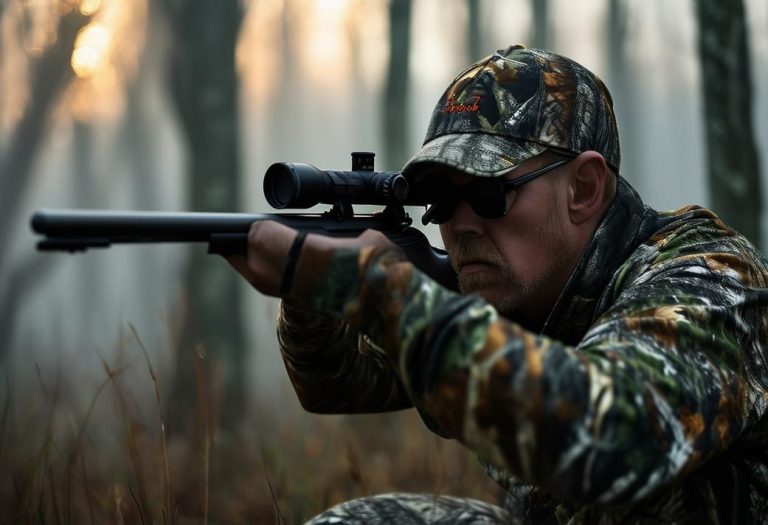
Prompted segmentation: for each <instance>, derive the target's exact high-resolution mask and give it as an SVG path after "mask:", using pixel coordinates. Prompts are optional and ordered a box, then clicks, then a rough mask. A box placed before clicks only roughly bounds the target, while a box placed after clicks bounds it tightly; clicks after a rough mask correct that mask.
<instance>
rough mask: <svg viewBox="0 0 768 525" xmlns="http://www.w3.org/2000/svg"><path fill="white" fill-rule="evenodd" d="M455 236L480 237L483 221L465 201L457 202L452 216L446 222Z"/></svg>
mask: <svg viewBox="0 0 768 525" xmlns="http://www.w3.org/2000/svg"><path fill="white" fill-rule="evenodd" d="M448 224H449V226H450V228H451V230H452V231H453V232H454V234H455V235H481V234H482V233H483V219H482V217H480V216H479V215H477V213H475V210H473V209H472V206H470V205H469V203H468V202H467V201H465V200H461V201H459V204H458V205H457V206H456V210H455V211H454V212H453V216H452V217H451V219H450V220H449V221H448Z"/></svg>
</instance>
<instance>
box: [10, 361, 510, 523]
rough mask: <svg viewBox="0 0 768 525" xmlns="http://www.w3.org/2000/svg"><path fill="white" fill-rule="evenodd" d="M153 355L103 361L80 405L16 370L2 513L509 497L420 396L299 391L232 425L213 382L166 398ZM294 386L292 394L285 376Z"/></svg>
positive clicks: (266, 519) (183, 511)
mask: <svg viewBox="0 0 768 525" xmlns="http://www.w3.org/2000/svg"><path fill="white" fill-rule="evenodd" d="M144 357H145V359H146V360H145V362H144V363H138V365H140V366H138V369H139V370H138V371H137V370H135V369H136V368H137V363H136V362H134V363H133V365H132V367H133V368H134V370H133V371H132V374H133V375H132V376H131V375H128V374H127V373H124V372H125V371H124V369H122V368H119V367H110V366H109V365H107V364H106V363H104V370H105V373H104V376H103V377H102V378H101V382H100V383H97V384H95V385H94V387H93V388H92V392H91V397H90V398H89V399H90V400H89V401H88V402H86V403H81V405H82V406H81V407H80V408H79V409H73V408H71V407H68V402H67V395H66V391H67V389H65V388H61V387H60V386H57V387H55V388H54V387H53V386H52V383H51V381H50V380H45V379H43V374H40V376H39V384H38V385H37V386H36V389H35V390H36V393H37V394H38V395H34V396H29V395H25V396H24V398H23V399H22V398H21V397H20V396H21V394H20V393H18V392H17V391H16V390H15V389H14V388H12V386H11V383H10V380H9V378H8V376H7V375H6V378H5V379H6V388H5V389H4V392H2V396H1V397H0V399H3V401H2V405H1V406H0V410H1V411H2V412H0V418H1V419H0V523H14V524H15V523H40V524H44V523H56V524H70V523H77V524H80V523H84V524H89V523H90V524H100V523H119V524H122V523H130V524H132V523H143V524H149V523H157V524H171V523H173V524H188V523H190V524H191V523H200V524H204V523H210V524H229V523H232V524H236V523H252V524H257V523H289V524H293V523H301V522H302V521H304V520H306V519H308V518H309V517H311V516H313V515H314V514H317V513H318V512H320V511H322V510H324V509H326V508H328V507H330V506H332V505H334V504H337V503H340V502H342V501H345V500H348V499H352V498H357V497H361V496H366V495H373V494H380V493H387V492H418V493H427V494H435V495H438V494H449V495H456V496H464V497H472V498H477V499H480V500H484V501H488V502H494V503H498V502H499V498H501V493H500V489H499V488H498V486H497V485H496V484H495V483H493V482H492V481H491V480H490V479H489V478H487V477H486V476H485V474H484V473H483V471H482V469H481V468H480V465H479V464H478V462H477V460H476V458H475V456H474V455H473V454H472V453H470V452H468V451H467V450H466V449H464V448H463V447H462V446H461V445H459V444H458V443H456V442H455V441H450V440H444V439H442V438H439V437H437V436H436V435H434V434H432V433H431V432H429V430H427V428H426V427H425V426H424V424H423V423H422V422H421V419H420V418H419V416H418V414H417V413H416V412H415V410H407V411H402V412H396V413H388V414H375V415H355V416H321V415H312V414H308V413H306V412H304V411H303V410H301V409H300V408H299V407H298V403H296V402H292V403H286V404H285V405H286V408H284V409H283V408H281V409H280V413H276V411H275V407H271V406H262V407H256V408H254V409H253V410H251V411H250V412H251V413H249V414H243V418H242V421H240V422H239V425H237V428H236V429H231V430H225V429H223V428H221V426H220V425H219V424H218V423H216V422H215V418H213V417H211V415H212V414H215V413H217V412H218V411H219V410H220V407H215V406H211V405H210V404H209V402H205V401H204V402H201V401H200V400H201V399H216V396H210V395H201V391H205V390H206V389H208V388H210V385H205V384H198V392H197V395H196V394H194V393H193V394H192V395H191V396H190V398H191V399H192V400H191V401H190V402H189V404H187V405H185V406H167V405H166V404H165V401H164V399H163V398H162V396H161V392H162V391H164V390H163V388H162V387H163V386H164V385H161V384H160V381H158V380H157V379H156V378H155V377H154V370H152V369H151V365H149V359H148V357H147V356H146V354H145V355H144ZM38 372H39V371H38ZM137 377H138V378H139V379H138V380H137ZM71 386H73V385H70V387H71ZM74 386H75V387H77V386H78V385H74ZM84 388H85V387H84V386H83V385H79V389H80V390H81V391H82V390H83V389H84ZM81 394H82V392H81ZM285 396H294V394H293V392H291V391H290V389H289V387H287V386H286V392H285ZM142 400H144V401H142ZM147 400H149V402H147ZM171 414H173V415H174V416H178V415H179V414H181V415H182V417H173V418H170V417H169V415H171ZM170 419H173V420H182V421H183V420H187V421H188V422H189V424H187V425H183V426H186V427H188V428H187V429H182V428H180V427H181V426H182V425H180V427H179V428H174V427H173V426H172V425H170V424H168V423H167V421H168V420H170Z"/></svg>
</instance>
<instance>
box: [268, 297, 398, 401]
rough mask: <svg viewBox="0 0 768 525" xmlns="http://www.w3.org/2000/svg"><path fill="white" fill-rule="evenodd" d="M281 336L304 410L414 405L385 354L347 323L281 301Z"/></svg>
mask: <svg viewBox="0 0 768 525" xmlns="http://www.w3.org/2000/svg"><path fill="white" fill-rule="evenodd" d="M277 338H278V343H279V346H280V353H281V354H282V357H283V362H284V363H285V368H286V370H287V372H288V377H289V378H290V380H291V383H292V384H293V388H294V390H295V391H296V394H297V396H298V398H299V401H300V402H301V405H302V407H304V408H305V409H306V410H308V411H310V412H315V413H322V414H341V413H357V412H383V411H388V410H398V409H401V408H407V407H410V406H412V405H411V402H410V400H409V399H408V397H407V396H406V394H405V390H404V389H403V386H402V384H401V382H400V380H399V378H398V376H397V375H396V374H395V373H394V370H393V369H392V367H391V366H390V364H389V362H388V360H387V356H386V354H384V352H383V351H381V350H380V349H377V348H375V347H374V345H373V344H372V343H371V342H370V341H369V340H368V339H367V338H366V337H365V336H363V335H362V334H360V333H359V332H358V331H357V330H355V329H353V328H351V327H350V326H349V324H347V323H345V322H343V321H341V320H339V319H335V318H333V317H331V316H328V315H323V314H320V313H316V312H313V311H311V310H308V309H306V308H302V307H301V305H299V304H296V303H295V302H291V301H282V302H281V303H280V311H279V315H278V322H277Z"/></svg>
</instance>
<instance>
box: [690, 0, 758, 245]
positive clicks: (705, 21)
mask: <svg viewBox="0 0 768 525" xmlns="http://www.w3.org/2000/svg"><path fill="white" fill-rule="evenodd" d="M696 14H697V17H698V24H699V56H700V59H701V86H702V93H703V98H704V121H705V128H706V144H707V161H708V165H709V167H708V172H709V177H708V178H709V193H710V198H711V203H712V208H713V210H714V211H715V212H716V213H718V214H720V216H721V217H722V218H723V219H724V220H725V221H726V222H727V223H728V224H729V225H731V226H732V227H734V228H735V229H736V230H738V231H740V232H741V233H742V234H744V235H745V236H746V237H748V238H749V239H750V240H751V241H753V242H755V243H758V244H760V243H761V242H762V238H761V228H760V214H761V211H762V199H761V195H762V190H761V184H760V175H759V173H760V170H759V166H758V164H759V161H758V156H757V148H756V146H755V138H754V132H753V125H752V74H751V70H750V59H749V45H748V41H749V40H748V38H747V24H746V18H745V14H744V3H743V1H742V0H696Z"/></svg>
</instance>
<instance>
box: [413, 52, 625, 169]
mask: <svg viewBox="0 0 768 525" xmlns="http://www.w3.org/2000/svg"><path fill="white" fill-rule="evenodd" d="M548 149H550V150H554V151H558V152H560V153H564V154H570V155H574V154H578V153H581V152H582V151H587V150H594V151H597V152H598V153H600V154H602V156H603V157H604V158H605V160H606V162H607V164H608V165H609V166H610V167H611V168H612V169H613V170H614V171H616V172H617V173H618V169H619V163H620V153H619V133H618V130H617V127H616V118H615V116H614V113H613V101H612V100H611V95H610V93H608V89H607V88H606V87H605V85H604V84H603V82H602V81H601V80H600V79H599V78H598V77H597V76H596V75H595V74H593V73H592V72H590V71H589V70H587V69H586V68H584V67H583V66H581V65H580V64H578V63H576V62H574V61H573V60H571V59H569V58H566V57H563V56H560V55H556V54H554V53H551V52H549V51H543V50H539V49H527V48H525V47H523V46H519V45H518V46H511V47H508V48H507V49H502V50H499V51H497V52H496V53H494V54H492V55H490V56H488V57H486V58H484V59H482V60H480V61H478V62H476V63H474V64H472V65H471V66H470V67H469V68H467V69H466V70H465V71H463V72H462V73H461V74H460V75H459V76H458V77H456V79H455V80H454V81H453V82H452V83H451V85H450V86H449V87H448V89H446V91H445V93H443V96H442V97H440V100H439V101H438V103H437V106H436V107H435V110H434V112H433V113H432V120H431V121H430V123H429V129H428V130H427V136H426V138H425V139H424V144H423V145H422V147H421V148H420V149H419V150H418V151H417V152H416V153H415V154H414V155H413V157H411V159H410V160H409V161H408V162H407V163H406V165H405V167H404V168H403V171H404V172H405V173H406V174H414V173H416V172H418V170H419V167H420V166H423V165H424V163H439V164H445V165H448V166H451V167H454V168H457V169H460V170H462V171H466V172H467V173H470V174H473V175H477V176H486V177H497V176H500V175H504V174H505V173H507V172H508V171H510V170H511V169H512V168H514V167H515V166H517V165H518V164H520V163H521V162H523V161H525V160H527V159H529V158H531V157H534V156H536V155H538V154H540V153H542V152H543V151H545V150H548Z"/></svg>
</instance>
